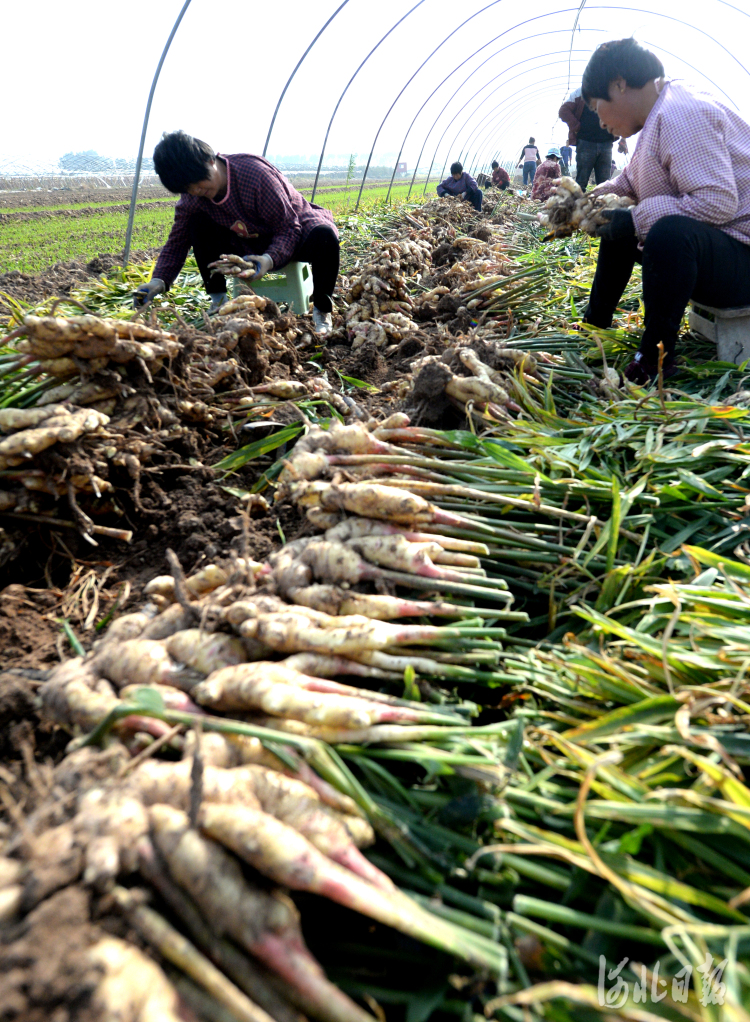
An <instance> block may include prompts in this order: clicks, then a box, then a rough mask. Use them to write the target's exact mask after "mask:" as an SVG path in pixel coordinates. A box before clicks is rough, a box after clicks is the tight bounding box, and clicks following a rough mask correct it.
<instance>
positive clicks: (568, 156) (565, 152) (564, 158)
mask: <svg viewBox="0 0 750 1022" xmlns="http://www.w3.org/2000/svg"><path fill="white" fill-rule="evenodd" d="M560 160H561V168H560V169H561V170H562V172H563V174H564V175H565V177H567V176H568V174H569V173H570V168H571V165H572V163H573V150H572V149H571V147H570V146H569V145H561V146H560Z"/></svg>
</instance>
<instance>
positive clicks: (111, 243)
mask: <svg viewBox="0 0 750 1022" xmlns="http://www.w3.org/2000/svg"><path fill="white" fill-rule="evenodd" d="M423 188H424V182H423V181H422V182H421V183H415V186H414V189H415V190H414V194H415V196H416V195H420V194H421V191H422V189H423ZM408 191H409V185H408V184H395V185H394V187H393V189H392V191H391V199H392V201H393V202H400V201H403V200H404V199H405V198H406V195H407V193H408ZM159 192H160V194H159V195H156V196H148V197H147V198H145V200H143V201H139V203H138V207H137V211H136V218H135V224H134V228H133V241H132V244H133V249H134V250H139V251H146V252H148V251H151V250H152V249H156V248H159V247H161V245H163V244H164V242H165V240H166V238H167V235H168V233H169V229H170V227H171V224H172V218H173V212H172V207H173V206H174V204H175V202H176V201H177V200H176V197H174V196H170V195H169V193H168V192H164V191H162V190H159ZM387 192H388V186H387V185H383V184H373V185H367V186H366V187H365V190H364V191H363V195H362V203H361V205H360V209H361V210H363V211H364V210H367V209H371V208H373V207H374V206H376V205H377V204H378V203H380V202H382V201H383V200H384V199H385V197H386V195H387ZM302 193H303V194H305V195H307V196H309V195H310V194H311V189H307V190H305V189H302ZM357 193H358V186H355V185H354V184H352V185H351V186H350V187H349V188H346V187H333V188H328V187H323V188H322V189H319V191H318V193H317V195H316V199H317V200H318V202H319V204H322V205H325V206H326V207H327V208H329V209H330V210H331V211H332V212H333V213H334V214H335V215H339V214H344V213H346V212H348V211H349V210H353V208H354V204H355V203H356V200H357ZM129 200H130V196H129V194H128V193H126V192H125V190H120V194H118V195H117V197H114V196H113V195H111V194H110V193H109V192H105V191H104V190H100V191H98V192H96V193H89V194H88V195H87V196H86V197H81V196H75V197H71V199H70V201H69V202H61V201H60V199H59V196H54V195H53V196H51V197H50V201H49V202H46V201H45V202H43V203H42V202H41V201H40V202H38V203H36V204H34V203H33V202H31V203H24V204H23V205H19V204H18V200H17V199H16V200H15V205H14V198H13V195H10V194H6V195H3V193H0V227H1V230H0V276H2V274H5V273H10V272H13V271H17V272H19V273H25V274H33V273H40V272H41V271H43V270H45V269H47V268H48V267H50V266H53V265H54V264H55V263H68V262H71V261H83V262H88V261H89V260H90V259H92V258H93V256H95V255H100V254H114V253H117V252H119V251H121V250H122V243H123V241H124V237H125V229H126V226H127V214H128V207H129ZM92 253H93V255H92Z"/></svg>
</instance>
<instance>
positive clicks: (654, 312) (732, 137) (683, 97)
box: [582, 39, 750, 384]
mask: <svg viewBox="0 0 750 1022" xmlns="http://www.w3.org/2000/svg"><path fill="white" fill-rule="evenodd" d="M582 88H583V96H584V99H585V100H586V102H587V103H588V104H589V106H590V107H591V109H592V110H594V111H595V113H596V114H597V115H598V117H599V121H600V123H601V124H602V126H603V127H604V128H606V129H607V130H609V131H611V132H612V134H614V135H620V136H622V137H623V138H628V137H630V136H631V135H635V134H636V133H637V132H640V137H639V139H638V144H637V145H636V147H635V152H634V153H633V157H632V159H631V161H630V164H629V165H628V166H627V167H626V168H625V169H624V170H623V172H622V173H621V174H620V175H619V176H618V177H617V178H616V179H615V180H614V181H607V182H605V183H604V184H602V185H600V186H599V187H598V188H596V189H595V190H594V191H593V192H592V194H594V195H596V194H597V193H599V194H601V193H604V192H614V193H616V194H617V195H628V196H630V197H631V198H633V199H635V201H636V205H635V206H634V207H632V209H622V210H613V211H611V213H609V215H608V216H609V219H608V223H607V224H606V225H604V226H602V227H601V228H600V229H599V231H598V234H599V236H600V238H601V244H600V247H599V258H598V262H597V267H596V274H595V276H594V282H593V286H592V288H591V295H590V297H589V304H588V308H587V309H586V313H585V315H584V320H585V322H587V323H591V324H593V325H594V326H599V327H605V328H606V327H609V326H611V325H612V317H613V315H614V312H615V310H616V308H617V305H618V303H619V301H620V299H621V298H622V294H623V291H624V290H625V287H626V285H627V283H628V281H629V279H630V275H631V273H632V271H633V266H634V264H635V263H636V262H640V263H641V264H642V267H643V303H644V307H645V323H644V327H645V328H644V333H643V338H642V340H641V345H640V350H639V351H638V353H637V354H636V356H635V358H634V360H633V361H632V362H631V363H630V365H629V366H628V367H627V368H626V370H625V375H626V377H627V378H628V379H629V380H631V381H632V382H633V383H637V384H645V383H648V382H649V381H650V380H652V379H653V378H654V377H655V376H656V374H657V372H658V365H659V349H658V345H659V342H661V343H662V344H663V346H664V351H665V359H664V364H663V368H664V375H665V376H672V375H674V374H675V373H676V372H677V368H676V366H675V348H676V344H677V338H678V335H679V332H680V325H681V323H682V317H683V315H684V313H685V309H686V307H687V304H688V302H689V300H690V299H691V298H694V299H695V300H696V301H697V302H699V303H700V304H701V305H709V306H713V307H714V308H719V309H726V308H733V307H737V306H744V305H750V125H748V124H747V123H746V122H745V121H743V120H742V118H741V117H739V115H738V114H737V113H735V111H733V110H731V109H729V107H728V106H726V105H725V104H724V103H722V102H720V101H719V100H718V99H716V98H715V97H713V96H711V95H708V94H706V93H703V92H700V91H698V90H697V89H694V88H692V87H690V86H688V85H686V84H684V83H683V82H679V81H673V80H669V79H666V78H665V77H664V67H663V65H662V63H661V61H660V60H659V58H658V57H657V56H656V55H655V54H653V53H651V52H650V51H649V50H647V49H645V48H644V47H642V46H640V44H639V43H637V42H636V41H635V40H634V39H620V40H617V41H615V42H610V43H603V44H602V45H601V46H600V47H598V49H597V50H596V51H595V52H594V55H593V56H592V58H591V60H590V61H589V63H588V65H587V67H586V70H585V71H584V74H583V83H582Z"/></svg>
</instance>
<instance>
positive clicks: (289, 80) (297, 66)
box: [261, 0, 349, 156]
mask: <svg viewBox="0 0 750 1022" xmlns="http://www.w3.org/2000/svg"><path fill="white" fill-rule="evenodd" d="M348 3H349V0H344V2H343V3H342V4H341V5H340V6H339V7H337V8H336V10H335V11H334V12H333V14H332V15H331V16H330V18H329V19H328V21H327V22H326V23H325V25H324V26H323V27H322V28H321V29H320V30H319V31H318V33H317V35H316V36H315V38H314V39H313V40H312V42H311V43H310V45H309V46H308V47H307V49H306V50H305V52H304V53H303V54H302V56H301V57H300V58H299V60H298V61H297V63H296V64H295V65H294V70H293V71H292V73H291V74H290V75H289V77H288V78H287V80H286V85H285V86H284V88H283V89H282V90H281V95H280V96H279V99H278V102H277V103H276V109H275V110H274V112H273V117H272V118H271V123H270V124H269V126H268V134H267V135H266V144H265V145H264V146H263V152H262V153H261V156H265V155H266V153H267V152H268V143H269V142H270V141H271V132H272V131H273V126H274V124H276V116H277V114H278V112H279V110H280V109H281V104H282V103H283V102H284V96H286V90H287V89H288V88H289V86H290V85H291V84H292V79H293V78H294V76H295V75H296V74H297V72H298V71H299V69H300V67H301V66H302V64H303V63H304V61H305V58H306V57H307V55H308V53H309V52H310V50H311V49H312V48H313V46H314V45H315V44H316V43H317V41H318V39H320V37H321V36H322V35H323V33H324V32H325V30H326V29H327V28H328V26H329V25H330V24H331V22H332V21H333V19H334V18H335V17H336V16H337V15H338V14H340V13H341V11H343V9H344V8H345V7H346V5H347V4H348Z"/></svg>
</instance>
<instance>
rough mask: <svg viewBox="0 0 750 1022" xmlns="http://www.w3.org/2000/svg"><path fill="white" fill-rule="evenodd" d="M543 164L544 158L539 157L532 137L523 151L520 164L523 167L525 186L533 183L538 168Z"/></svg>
mask: <svg viewBox="0 0 750 1022" xmlns="http://www.w3.org/2000/svg"><path fill="white" fill-rule="evenodd" d="M541 162H542V158H541V156H540V155H539V150H538V149H537V147H536V146H535V145H534V139H533V137H532V138H530V139H529V141H528V143H527V144H526V145H525V146H524V147H523V149H522V150H521V159H520V162H519V164H518V166H519V167H521V166H523V183H524V185H527V184H532V183H533V181H534V175H535V174H536V168H537V166H538V165H539V164H540V163H541Z"/></svg>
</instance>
